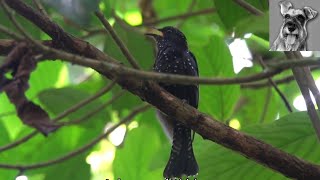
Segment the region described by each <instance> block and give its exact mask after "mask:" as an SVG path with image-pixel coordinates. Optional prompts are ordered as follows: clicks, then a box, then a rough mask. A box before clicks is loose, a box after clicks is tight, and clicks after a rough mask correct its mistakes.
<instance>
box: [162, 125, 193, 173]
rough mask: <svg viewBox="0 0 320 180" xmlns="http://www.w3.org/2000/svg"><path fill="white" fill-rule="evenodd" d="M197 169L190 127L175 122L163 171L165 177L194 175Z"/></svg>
mask: <svg viewBox="0 0 320 180" xmlns="http://www.w3.org/2000/svg"><path fill="white" fill-rule="evenodd" d="M198 171H199V167H198V164H197V161H196V159H195V157H194V153H193V148H192V137H191V129H189V128H186V127H185V126H184V125H182V124H180V123H176V124H175V127H174V130H173V142H172V148H171V154H170V159H169V161H168V163H167V166H166V168H165V170H164V172H163V176H164V177H165V178H172V177H181V176H182V175H183V174H184V175H187V176H191V175H196V174H197V173H198Z"/></svg>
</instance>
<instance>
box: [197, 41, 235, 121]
mask: <svg viewBox="0 0 320 180" xmlns="http://www.w3.org/2000/svg"><path fill="white" fill-rule="evenodd" d="M191 50H192V52H194V54H195V56H196V58H197V61H198V66H199V72H200V76H208V77H233V76H234V75H235V73H234V71H233V65H232V57H231V54H230V51H229V48H228V46H227V44H226V43H225V41H224V39H223V38H222V37H221V36H219V35H215V36H212V37H211V38H210V41H209V43H208V44H207V45H205V46H201V47H193V46H191ZM239 95H240V87H239V86H238V85H224V86H220V85H219V86H201V87H200V100H199V109H200V110H201V111H203V112H205V113H209V114H211V115H213V116H214V117H216V118H217V119H219V120H222V121H224V120H227V119H228V118H230V116H231V115H232V112H233V108H234V105H235V103H236V102H237V100H238V98H239Z"/></svg>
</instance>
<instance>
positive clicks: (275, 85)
mask: <svg viewBox="0 0 320 180" xmlns="http://www.w3.org/2000/svg"><path fill="white" fill-rule="evenodd" d="M258 59H259V62H260V64H261V66H262V68H263V69H265V68H267V66H266V64H265V63H264V62H263V60H262V58H261V56H259V57H258ZM268 81H269V83H270V84H271V86H273V88H274V89H275V90H276V92H277V93H278V95H279V96H280V98H281V99H282V101H283V103H284V105H285V106H286V108H287V109H288V111H289V112H292V108H291V106H290V103H289V101H288V99H287V98H286V96H285V95H284V94H283V93H282V92H281V90H280V89H279V87H278V86H277V84H276V83H275V82H274V81H273V80H272V78H271V77H269V78H268Z"/></svg>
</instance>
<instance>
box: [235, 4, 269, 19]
mask: <svg viewBox="0 0 320 180" xmlns="http://www.w3.org/2000/svg"><path fill="white" fill-rule="evenodd" d="M233 1H234V2H236V3H237V4H238V5H239V6H241V7H243V8H244V9H246V10H247V11H248V12H249V13H251V14H253V15H256V16H262V15H263V14H264V13H263V12H262V11H260V10H259V9H257V8H255V7H254V6H252V5H251V4H249V3H247V2H246V1H244V0H233Z"/></svg>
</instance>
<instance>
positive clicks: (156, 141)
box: [113, 125, 162, 180]
mask: <svg viewBox="0 0 320 180" xmlns="http://www.w3.org/2000/svg"><path fill="white" fill-rule="evenodd" d="M160 147H161V143H160V138H159V137H158V134H157V132H156V131H154V130H153V127H151V126H146V125H142V126H139V127H138V128H135V129H133V130H131V131H129V133H128V135H127V138H126V139H125V142H124V146H123V148H122V149H117V151H116V155H115V159H114V161H113V172H114V176H115V177H121V179H141V180H142V179H160V178H162V171H160V170H158V171H150V164H151V163H153V162H152V161H151V160H152V159H153V155H154V154H155V152H157V150H158V149H159V148H160Z"/></svg>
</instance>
